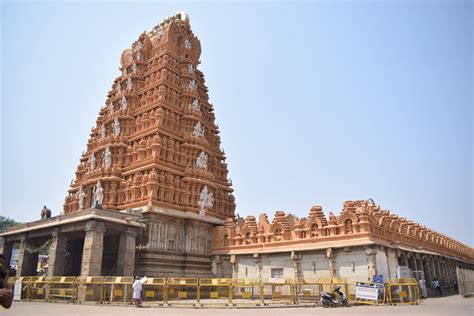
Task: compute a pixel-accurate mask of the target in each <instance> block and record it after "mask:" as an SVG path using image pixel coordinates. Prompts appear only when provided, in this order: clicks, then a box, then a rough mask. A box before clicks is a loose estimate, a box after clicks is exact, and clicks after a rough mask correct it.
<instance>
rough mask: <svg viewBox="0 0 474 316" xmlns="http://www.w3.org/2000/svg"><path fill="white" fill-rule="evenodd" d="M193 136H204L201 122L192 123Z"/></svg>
mask: <svg viewBox="0 0 474 316" xmlns="http://www.w3.org/2000/svg"><path fill="white" fill-rule="evenodd" d="M193 136H196V137H204V126H203V125H202V124H201V122H197V123H196V125H194V128H193Z"/></svg>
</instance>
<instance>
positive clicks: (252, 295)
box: [231, 278, 264, 306]
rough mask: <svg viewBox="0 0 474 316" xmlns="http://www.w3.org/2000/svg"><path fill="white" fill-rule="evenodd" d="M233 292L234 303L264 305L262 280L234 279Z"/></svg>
mask: <svg viewBox="0 0 474 316" xmlns="http://www.w3.org/2000/svg"><path fill="white" fill-rule="evenodd" d="M231 292H232V294H231V298H232V302H231V304H233V305H248V304H251V305H256V306H261V305H264V299H263V290H262V283H261V280H256V279H248V278H246V279H235V280H232V285H231Z"/></svg>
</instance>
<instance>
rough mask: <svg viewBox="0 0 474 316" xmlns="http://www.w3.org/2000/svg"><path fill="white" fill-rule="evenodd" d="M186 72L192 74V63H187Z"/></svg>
mask: <svg viewBox="0 0 474 316" xmlns="http://www.w3.org/2000/svg"><path fill="white" fill-rule="evenodd" d="M188 72H189V73H190V74H192V73H193V72H194V66H193V64H188Z"/></svg>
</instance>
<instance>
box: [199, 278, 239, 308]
mask: <svg viewBox="0 0 474 316" xmlns="http://www.w3.org/2000/svg"><path fill="white" fill-rule="evenodd" d="M198 290H199V295H198V299H197V303H198V304H199V305H201V304H203V303H211V304H225V305H227V306H230V305H232V279H224V278H220V279H219V278H215V279H207V278H202V279H199V288H198ZM203 300H204V302H203Z"/></svg>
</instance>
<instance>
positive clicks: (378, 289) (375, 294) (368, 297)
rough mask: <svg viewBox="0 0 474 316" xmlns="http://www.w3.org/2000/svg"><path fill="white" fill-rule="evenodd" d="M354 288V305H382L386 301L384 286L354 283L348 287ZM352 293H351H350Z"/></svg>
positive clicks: (362, 282)
mask: <svg viewBox="0 0 474 316" xmlns="http://www.w3.org/2000/svg"><path fill="white" fill-rule="evenodd" d="M349 286H350V287H353V288H354V293H355V294H354V295H352V301H354V302H355V303H356V304H367V305H384V304H385V302H386V299H387V293H386V289H385V285H383V284H381V283H374V282H365V281H360V282H355V283H351V284H350V285H349ZM351 292H352V291H351Z"/></svg>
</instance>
